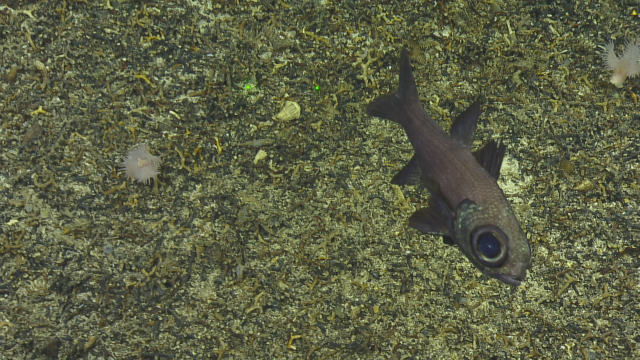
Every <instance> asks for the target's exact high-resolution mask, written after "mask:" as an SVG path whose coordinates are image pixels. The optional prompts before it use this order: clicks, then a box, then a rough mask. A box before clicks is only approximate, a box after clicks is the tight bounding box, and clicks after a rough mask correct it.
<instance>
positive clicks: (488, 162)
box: [473, 140, 507, 181]
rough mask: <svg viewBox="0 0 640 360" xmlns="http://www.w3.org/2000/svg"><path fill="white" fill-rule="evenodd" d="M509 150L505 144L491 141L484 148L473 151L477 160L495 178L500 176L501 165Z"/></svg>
mask: <svg viewBox="0 0 640 360" xmlns="http://www.w3.org/2000/svg"><path fill="white" fill-rule="evenodd" d="M506 150H507V146H506V145H505V144H498V143H496V142H495V141H493V140H491V141H489V142H488V143H487V144H486V145H485V146H484V147H483V148H482V149H480V150H478V151H476V152H474V153H473V156H475V158H476V160H477V161H478V163H479V164H480V166H482V167H483V168H484V169H485V170H486V171H487V172H488V173H489V175H491V177H492V178H493V179H494V180H496V181H497V180H498V178H499V177H500V167H502V160H503V159H504V154H505V152H506Z"/></svg>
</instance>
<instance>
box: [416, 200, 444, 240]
mask: <svg viewBox="0 0 640 360" xmlns="http://www.w3.org/2000/svg"><path fill="white" fill-rule="evenodd" d="M409 226H411V227H412V228H414V229H417V230H420V231H422V232H423V233H425V234H432V235H441V236H444V237H449V238H451V237H452V234H451V230H450V227H449V226H448V224H446V223H445V220H444V217H443V216H442V214H441V213H439V212H437V211H435V210H434V209H433V208H431V207H426V208H422V209H420V210H418V211H416V212H414V213H413V214H412V215H411V216H410V217H409Z"/></svg>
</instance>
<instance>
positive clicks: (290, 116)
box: [275, 101, 300, 121]
mask: <svg viewBox="0 0 640 360" xmlns="http://www.w3.org/2000/svg"><path fill="white" fill-rule="evenodd" d="M275 117H276V119H277V120H281V121H291V120H295V119H299V118H300V105H298V103H297V102H295V101H287V102H285V103H284V106H283V107H282V110H280V112H279V113H278V115H276V116H275Z"/></svg>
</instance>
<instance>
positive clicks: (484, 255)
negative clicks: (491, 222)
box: [471, 226, 508, 267]
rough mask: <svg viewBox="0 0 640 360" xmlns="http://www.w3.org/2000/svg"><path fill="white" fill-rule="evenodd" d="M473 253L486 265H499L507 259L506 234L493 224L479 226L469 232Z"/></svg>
mask: <svg viewBox="0 0 640 360" xmlns="http://www.w3.org/2000/svg"><path fill="white" fill-rule="evenodd" d="M471 245H472V248H473V252H474V255H475V256H476V259H478V261H480V263H481V264H482V265H484V266H486V267H499V266H500V265H502V264H503V263H504V261H505V260H506V259H507V252H508V251H507V236H506V235H505V233H504V232H502V230H500V229H498V228H497V227H495V226H480V227H478V228H476V229H475V230H474V231H473V233H472V234H471Z"/></svg>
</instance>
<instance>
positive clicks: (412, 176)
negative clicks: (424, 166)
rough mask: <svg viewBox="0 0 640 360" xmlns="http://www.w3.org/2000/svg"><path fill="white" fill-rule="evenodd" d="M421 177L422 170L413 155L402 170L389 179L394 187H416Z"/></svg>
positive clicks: (415, 156)
mask: <svg viewBox="0 0 640 360" xmlns="http://www.w3.org/2000/svg"><path fill="white" fill-rule="evenodd" d="M421 176H422V170H421V169H420V163H419V162H418V157H417V155H416V154H413V157H412V158H411V160H409V162H408V163H407V165H405V166H404V167H403V168H402V170H400V171H398V173H397V174H396V175H395V176H394V177H393V179H391V183H392V184H394V185H416V184H419V183H420V177H421Z"/></svg>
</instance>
